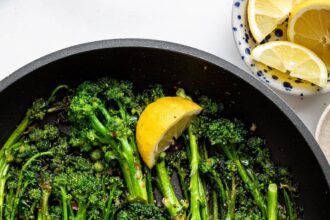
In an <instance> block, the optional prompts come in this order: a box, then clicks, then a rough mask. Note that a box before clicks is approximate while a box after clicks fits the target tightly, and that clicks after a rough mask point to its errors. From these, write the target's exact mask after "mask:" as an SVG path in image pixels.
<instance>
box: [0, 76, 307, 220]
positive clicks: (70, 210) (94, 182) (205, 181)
mask: <svg viewBox="0 0 330 220" xmlns="http://www.w3.org/2000/svg"><path fill="white" fill-rule="evenodd" d="M64 91H65V92H64ZM163 96H165V92H164V90H163V88H162V86H160V85H153V86H150V87H149V88H147V89H145V90H143V91H142V92H139V93H137V92H135V91H133V85H132V83H130V82H128V81H118V80H114V79H101V80H99V81H97V82H96V83H92V82H84V83H82V84H80V85H79V86H78V87H77V89H75V90H70V89H69V87H68V86H65V85H60V86H58V87H57V88H55V90H54V91H53V92H52V93H51V95H50V97H49V98H48V99H46V100H44V99H37V100H36V101H35V102H34V103H33V104H32V106H31V107H30V108H29V109H28V110H27V113H26V114H25V116H24V118H23V120H22V121H21V122H20V123H19V125H18V126H16V129H15V130H14V131H13V133H12V134H11V135H10V137H9V138H8V139H7V141H6V142H5V143H4V145H3V147H2V148H1V150H0V219H4V220H14V219H19V220H20V219H38V220H50V219H63V220H70V219H74V220H93V219H95V220H115V219H119V220H128V219H137V220H138V219H151V220H153V219H155V220H156V219H157V220H166V219H180V220H188V219H193V220H195V219H198V220H199V219H201V220H206V219H207V220H209V219H212V220H245V219H250V220H266V219H270V220H276V219H279V220H286V219H289V220H297V219H298V218H300V217H301V213H300V212H298V210H300V209H299V207H297V205H296V202H295V199H296V198H297V197H298V196H299V193H298V190H297V187H296V184H295V183H293V182H292V179H293V177H292V175H291V174H290V173H289V171H288V170H287V169H285V168H282V167H279V166H277V165H275V164H274V162H273V161H272V159H271V152H270V150H269V149H268V148H267V143H266V141H265V140H264V139H262V138H260V137H256V136H254V135H253V133H251V132H249V131H247V129H246V128H245V126H244V124H243V123H241V122H239V121H238V120H236V119H228V118H223V117H224V114H225V113H223V109H224V105H222V104H221V102H218V101H216V100H213V99H211V98H209V97H207V96H203V95H199V94H197V93H196V95H195V96H193V99H194V100H196V101H197V103H198V104H200V105H201V106H202V107H203V111H202V112H201V114H200V115H198V116H196V117H194V118H193V120H192V121H191V122H190V124H189V125H188V126H187V129H186V130H185V131H184V132H183V135H182V137H179V138H178V139H177V140H173V146H172V147H171V148H170V149H168V150H167V151H166V153H165V152H163V153H161V154H160V155H159V158H158V161H157V163H156V166H155V168H154V169H152V170H149V169H148V168H147V167H146V166H145V165H144V164H142V163H141V160H140V155H139V152H138V149H137V145H136V142H135V126H136V123H137V120H138V118H139V116H140V114H141V113H142V111H143V110H144V109H145V107H146V106H147V105H148V104H150V103H152V102H154V101H155V100H157V99H159V98H161V97H163ZM177 96H181V97H184V98H187V99H192V98H191V97H189V96H187V95H186V94H185V91H184V90H183V89H178V90H177ZM226 112H227V111H226ZM174 182H177V183H178V184H173V183H174Z"/></svg>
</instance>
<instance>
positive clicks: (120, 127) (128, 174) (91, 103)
mask: <svg viewBox="0 0 330 220" xmlns="http://www.w3.org/2000/svg"><path fill="white" fill-rule="evenodd" d="M134 97H135V96H134V94H133V91H132V84H131V83H129V82H124V81H116V80H108V79H103V80H101V81H100V82H99V83H97V84H96V83H90V82H85V83H83V84H81V85H80V86H79V87H78V88H77V91H76V94H75V95H74V96H73V98H72V100H71V104H70V111H69V116H70V120H71V122H72V123H73V124H74V125H75V126H76V127H77V128H78V129H76V130H74V133H73V139H71V144H72V145H74V146H77V147H82V150H83V151H86V150H87V151H89V150H91V149H92V148H93V146H95V145H98V144H107V145H109V146H110V147H111V150H113V151H114V152H115V153H116V157H117V160H118V162H119V164H120V167H121V170H122V173H123V176H124V179H125V182H126V187H127V190H128V194H129V195H128V198H129V200H130V201H141V202H147V201H148V197H147V190H146V181H145V177H144V175H143V173H142V166H141V162H140V158H139V154H138V151H137V146H136V143H135V137H134V132H133V128H134V127H135V125H136V122H137V115H136V114H134V112H135V110H137V109H139V108H140V106H139V104H138V103H137V102H136V101H135V98H134ZM107 103H111V105H110V106H107Z"/></svg>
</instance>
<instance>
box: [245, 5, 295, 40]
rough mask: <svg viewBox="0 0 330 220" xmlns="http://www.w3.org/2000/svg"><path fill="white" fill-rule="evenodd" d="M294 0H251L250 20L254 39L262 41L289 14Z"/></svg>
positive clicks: (249, 7)
mask: <svg viewBox="0 0 330 220" xmlns="http://www.w3.org/2000/svg"><path fill="white" fill-rule="evenodd" d="M292 1H293V0H276V1H274V0H249V3H248V11H247V13H248V22H249V27H250V30H251V33H252V35H253V37H254V39H255V40H256V41H257V42H258V43H260V42H261V41H262V40H263V39H265V37H266V36H267V35H268V34H270V33H271V32H273V31H274V30H275V29H276V27H277V26H278V25H279V24H281V23H283V22H284V21H285V19H286V18H287V17H288V16H289V13H290V12H291V9H292Z"/></svg>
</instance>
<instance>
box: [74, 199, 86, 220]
mask: <svg viewBox="0 0 330 220" xmlns="http://www.w3.org/2000/svg"><path fill="white" fill-rule="evenodd" d="M88 206H89V202H87V204H81V203H78V212H77V215H76V217H75V218H74V219H76V220H85V219H86V212H87V208H88Z"/></svg>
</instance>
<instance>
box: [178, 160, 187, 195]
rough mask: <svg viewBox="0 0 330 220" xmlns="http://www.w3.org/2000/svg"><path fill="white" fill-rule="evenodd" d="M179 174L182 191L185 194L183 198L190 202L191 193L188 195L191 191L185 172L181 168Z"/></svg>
mask: <svg viewBox="0 0 330 220" xmlns="http://www.w3.org/2000/svg"><path fill="white" fill-rule="evenodd" d="M177 172H178V176H179V181H180V185H181V189H182V192H183V198H184V199H185V200H187V201H188V200H189V193H188V191H189V190H188V186H187V183H186V181H185V177H186V174H185V171H184V170H183V169H182V168H181V167H179V168H178V170H177Z"/></svg>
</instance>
